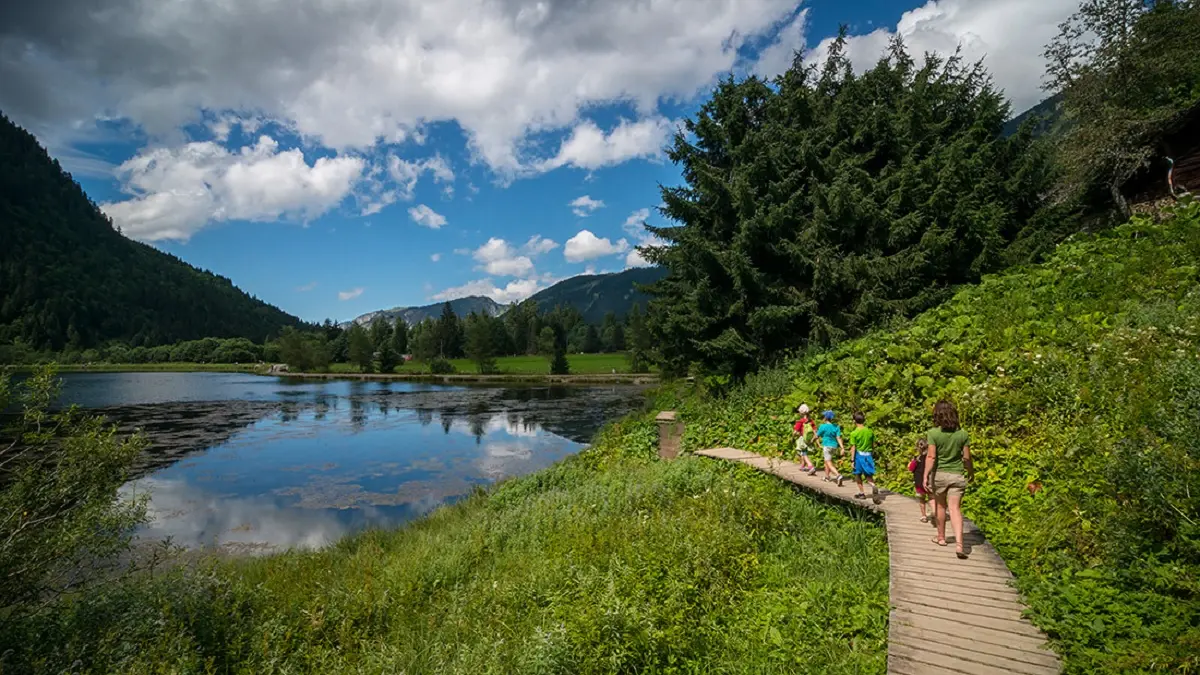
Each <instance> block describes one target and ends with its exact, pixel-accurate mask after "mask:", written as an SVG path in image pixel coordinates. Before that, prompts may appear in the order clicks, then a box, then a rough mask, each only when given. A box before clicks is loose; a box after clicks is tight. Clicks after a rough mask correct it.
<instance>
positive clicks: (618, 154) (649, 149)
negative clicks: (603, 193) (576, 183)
mask: <svg viewBox="0 0 1200 675" xmlns="http://www.w3.org/2000/svg"><path fill="white" fill-rule="evenodd" d="M674 130H675V126H674V125H673V124H672V123H671V122H670V121H669V120H667V119H666V118H663V117H654V118H650V119H644V120H639V121H637V122H630V121H628V120H621V122H620V124H618V125H617V126H616V127H615V128H614V129H613V130H612V131H610V132H608V133H605V132H604V130H602V129H601V128H600V127H598V126H596V123H595V122H592V121H591V120H585V121H583V122H581V123H579V125H577V126H576V127H575V128H574V129H573V130H572V131H571V135H570V136H568V137H567V138H566V140H564V141H563V142H562V145H561V146H559V148H558V153H557V154H556V155H555V156H554V157H551V158H550V159H547V160H545V161H544V162H542V164H541V170H542V171H549V170H551V169H557V168H559V167H562V166H573V167H576V168H579V169H599V168H602V167H606V166H612V165H614V164H620V163H621V162H624V161H626V160H628V159H633V158H636V157H654V156H656V155H658V154H659V152H660V151H661V150H662V148H663V146H664V145H666V143H667V139H668V138H670V136H671V133H672V132H673V131H674Z"/></svg>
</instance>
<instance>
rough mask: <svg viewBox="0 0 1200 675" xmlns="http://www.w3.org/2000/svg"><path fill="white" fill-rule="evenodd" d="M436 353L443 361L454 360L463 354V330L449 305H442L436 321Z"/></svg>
mask: <svg viewBox="0 0 1200 675" xmlns="http://www.w3.org/2000/svg"><path fill="white" fill-rule="evenodd" d="M437 331H438V353H439V355H440V356H441V357H442V358H443V359H456V358H458V357H460V356H462V354H463V330H462V325H461V324H460V323H459V320H458V315H457V314H455V313H454V308H453V307H451V306H450V303H449V302H447V303H446V304H444V305H442V316H441V317H440V318H439V319H438V323H437Z"/></svg>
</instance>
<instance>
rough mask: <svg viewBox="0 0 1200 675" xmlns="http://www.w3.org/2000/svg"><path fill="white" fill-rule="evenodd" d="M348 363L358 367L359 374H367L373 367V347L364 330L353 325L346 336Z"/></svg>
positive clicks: (357, 325)
mask: <svg viewBox="0 0 1200 675" xmlns="http://www.w3.org/2000/svg"><path fill="white" fill-rule="evenodd" d="M346 342H347V347H348V351H349V355H350V362H351V363H353V364H355V365H357V366H358V370H359V372H363V373H369V372H371V370H372V369H373V367H374V365H375V345H373V344H372V343H371V337H370V336H369V335H367V331H366V329H365V328H363V327H362V326H360V325H359V324H357V323H355V324H352V325H351V326H350V330H348V331H347V335H346Z"/></svg>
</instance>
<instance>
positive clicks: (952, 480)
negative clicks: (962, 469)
mask: <svg viewBox="0 0 1200 675" xmlns="http://www.w3.org/2000/svg"><path fill="white" fill-rule="evenodd" d="M966 490H967V477H966V476H964V475H962V474H961V473H946V472H944V471H943V472H940V473H935V474H933V494H935V495H939V496H940V495H951V494H956V495H958V496H960V497H961V496H962V494H963V493H964V492H966Z"/></svg>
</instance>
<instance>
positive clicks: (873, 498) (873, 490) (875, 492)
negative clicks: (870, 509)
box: [871, 485, 883, 504]
mask: <svg viewBox="0 0 1200 675" xmlns="http://www.w3.org/2000/svg"><path fill="white" fill-rule="evenodd" d="M871 501H873V502H875V503H876V504H878V503H879V502H881V501H883V500H881V499H880V498H879V488H878V487H876V486H874V485H872V486H871Z"/></svg>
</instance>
